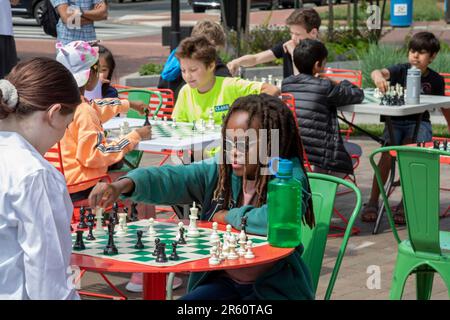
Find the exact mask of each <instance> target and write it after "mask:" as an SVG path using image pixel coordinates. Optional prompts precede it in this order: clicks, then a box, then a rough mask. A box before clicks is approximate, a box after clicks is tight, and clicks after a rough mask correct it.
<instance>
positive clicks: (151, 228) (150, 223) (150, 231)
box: [147, 218, 156, 237]
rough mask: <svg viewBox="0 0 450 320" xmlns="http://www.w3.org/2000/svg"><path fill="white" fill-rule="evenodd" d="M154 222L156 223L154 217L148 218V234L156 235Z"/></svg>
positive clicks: (150, 235)
mask: <svg viewBox="0 0 450 320" xmlns="http://www.w3.org/2000/svg"><path fill="white" fill-rule="evenodd" d="M154 224H155V219H153V218H150V219H148V231H147V235H148V236H149V237H155V236H156V230H155V227H154Z"/></svg>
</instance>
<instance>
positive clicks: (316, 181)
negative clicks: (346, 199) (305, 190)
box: [302, 172, 361, 300]
mask: <svg viewBox="0 0 450 320" xmlns="http://www.w3.org/2000/svg"><path fill="white" fill-rule="evenodd" d="M307 174H308V179H309V183H310V185H311V193H312V202H313V208H314V216H315V220H316V226H315V227H314V228H313V229H310V228H309V227H308V226H307V225H303V224H302V243H303V245H304V247H305V251H304V253H303V255H302V258H303V260H304V261H305V263H306V265H307V266H308V267H309V270H310V272H311V276H312V281H313V286H314V290H315V291H316V290H317V286H318V284H319V278H320V271H321V269H322V261H323V256H324V253H325V246H326V244H327V239H328V237H327V236H328V233H329V229H330V223H331V217H332V215H333V208H334V200H335V198H336V192H337V189H338V187H339V185H343V186H345V187H347V188H349V189H350V190H352V191H353V192H354V193H355V196H356V202H355V207H354V209H353V212H352V214H351V216H350V219H349V220H348V224H347V227H346V229H345V233H344V237H343V239H342V243H341V247H340V249H339V253H338V255H337V258H336V262H335V264H334V268H333V272H332V274H331V278H330V281H329V282H328V287H327V291H326V293H325V300H329V299H330V297H331V294H332V292H333V288H334V284H335V282H336V278H337V275H338V273H339V268H340V267H341V263H342V259H343V258H344V254H345V249H346V248H347V243H348V239H349V238H350V236H351V233H352V227H353V224H354V222H355V220H356V218H357V216H358V213H359V211H360V210H361V191H359V189H358V187H356V186H355V185H354V184H353V183H352V182H349V181H347V180H344V179H340V178H337V177H333V176H330V175H325V174H320V173H312V172H308V173H307Z"/></svg>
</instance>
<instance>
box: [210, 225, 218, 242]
mask: <svg viewBox="0 0 450 320" xmlns="http://www.w3.org/2000/svg"><path fill="white" fill-rule="evenodd" d="M212 227H213V231H212V233H211V235H210V236H209V240H210V241H211V243H213V242H215V241H216V240H220V236H219V233H218V232H217V228H218V227H219V224H218V223H217V222H213V224H212Z"/></svg>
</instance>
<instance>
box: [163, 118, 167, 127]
mask: <svg viewBox="0 0 450 320" xmlns="http://www.w3.org/2000/svg"><path fill="white" fill-rule="evenodd" d="M163 125H164V126H167V116H164V122H163Z"/></svg>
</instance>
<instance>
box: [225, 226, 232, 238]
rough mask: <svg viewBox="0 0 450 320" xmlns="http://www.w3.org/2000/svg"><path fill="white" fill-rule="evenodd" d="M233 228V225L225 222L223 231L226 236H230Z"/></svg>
mask: <svg viewBox="0 0 450 320" xmlns="http://www.w3.org/2000/svg"><path fill="white" fill-rule="evenodd" d="M232 229H233V227H232V226H231V224H227V226H226V230H227V232H226V233H225V234H226V235H227V236H228V237H230V236H231V230H232Z"/></svg>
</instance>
